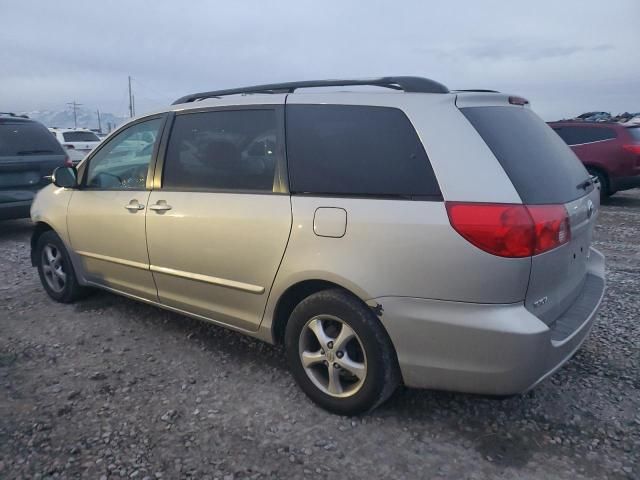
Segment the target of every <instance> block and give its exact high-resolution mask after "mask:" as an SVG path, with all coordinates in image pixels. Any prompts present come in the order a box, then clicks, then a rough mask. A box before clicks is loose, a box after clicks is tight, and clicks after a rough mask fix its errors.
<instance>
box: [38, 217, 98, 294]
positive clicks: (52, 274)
mask: <svg viewBox="0 0 640 480" xmlns="http://www.w3.org/2000/svg"><path fill="white" fill-rule="evenodd" d="M36 259H37V266H38V275H39V276H40V282H42V286H43V287H44V289H45V290H46V292H47V294H48V295H49V296H50V297H51V298H52V299H53V300H55V301H56V302H60V303H72V302H74V301H76V300H78V299H79V298H82V297H83V296H85V295H86V294H87V292H88V289H87V288H86V287H83V286H81V285H80V284H79V283H78V279H77V277H76V273H75V271H74V270H73V264H72V263H71V258H70V257H69V253H68V252H67V249H66V248H65V246H64V243H63V242H62V240H61V239H60V237H59V236H58V235H57V234H56V233H55V232H54V231H52V230H50V231H47V232H45V233H43V234H42V235H40V238H39V239H38V243H37V244H36Z"/></svg>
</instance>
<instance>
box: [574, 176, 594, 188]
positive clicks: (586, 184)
mask: <svg viewBox="0 0 640 480" xmlns="http://www.w3.org/2000/svg"><path fill="white" fill-rule="evenodd" d="M592 184H593V180H591V179H590V178H587V179H586V180H585V181H584V182H580V183H579V184H578V185H576V188H577V189H578V190H586V189H587V188H589V186H590V185H592Z"/></svg>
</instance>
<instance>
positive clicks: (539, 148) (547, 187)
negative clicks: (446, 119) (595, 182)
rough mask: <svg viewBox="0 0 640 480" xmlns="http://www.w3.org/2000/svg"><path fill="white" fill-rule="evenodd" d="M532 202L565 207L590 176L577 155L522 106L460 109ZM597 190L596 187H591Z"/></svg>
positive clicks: (525, 200)
mask: <svg viewBox="0 0 640 480" xmlns="http://www.w3.org/2000/svg"><path fill="white" fill-rule="evenodd" d="M461 111H462V113H463V114H464V115H465V116H466V117H467V119H468V120H469V121H470V122H471V124H472V125H473V126H474V127H475V129H476V130H477V131H478V133H479V134H480V136H481V137H482V138H483V140H484V141H485V142H486V144H487V145H488V146H489V148H490V149H491V151H492V152H493V154H494V155H495V156H496V158H497V159H498V161H499V162H500V164H501V165H502V168H503V169H504V171H505V172H506V174H507V175H508V176H509V178H510V179H511V182H512V183H513V186H514V187H515V188H516V190H517V191H518V194H519V195H520V198H521V199H522V201H523V202H524V203H528V204H546V203H566V202H569V201H572V200H575V199H577V198H579V197H581V196H582V195H584V193H585V191H584V190H583V189H580V188H579V187H578V185H579V184H581V183H583V182H584V181H585V180H587V179H588V178H589V175H588V174H587V171H586V170H585V168H584V166H583V165H582V163H580V160H578V157H576V156H575V154H574V153H573V152H572V151H571V149H570V148H569V147H567V145H566V144H565V143H564V142H563V141H562V140H561V139H560V137H558V135H556V134H555V133H554V132H553V130H552V129H551V128H549V126H547V124H546V123H544V122H543V121H542V120H541V119H540V117H538V116H537V115H536V114H535V113H533V112H532V111H531V110H529V109H527V108H520V107H467V108H462V109H461ZM590 188H593V187H590Z"/></svg>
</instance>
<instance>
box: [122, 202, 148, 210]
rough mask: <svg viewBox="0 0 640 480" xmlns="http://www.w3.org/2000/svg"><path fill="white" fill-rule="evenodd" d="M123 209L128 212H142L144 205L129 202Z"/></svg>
mask: <svg viewBox="0 0 640 480" xmlns="http://www.w3.org/2000/svg"><path fill="white" fill-rule="evenodd" d="M124 208H126V209H127V210H129V211H130V212H137V211H138V210H143V209H144V205H142V204H141V203H138V200H131V201H130V202H129V205H125V206H124Z"/></svg>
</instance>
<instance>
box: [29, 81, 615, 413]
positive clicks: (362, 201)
mask: <svg viewBox="0 0 640 480" xmlns="http://www.w3.org/2000/svg"><path fill="white" fill-rule="evenodd" d="M365 85H366V86H369V87H368V88H364V89H363V88H361V86H365ZM336 86H338V87H341V88H342V90H344V89H345V88H347V89H350V90H351V91H335V89H333V91H331V89H326V88H324V89H323V88H314V89H313V90H312V91H310V90H306V91H303V89H304V88H306V87H336ZM373 87H377V88H373ZM54 183H55V184H54V185H51V186H50V187H48V188H46V189H44V190H43V191H41V193H39V194H38V197H37V199H36V201H35V203H34V204H33V207H32V210H31V216H32V219H33V221H34V222H35V224H36V228H35V231H34V234H33V238H32V261H33V264H34V265H35V266H37V267H38V272H39V274H40V278H41V280H42V284H43V286H44V288H45V290H46V291H47V293H48V294H49V295H50V296H51V298H53V299H54V300H56V301H59V302H72V301H74V300H76V299H78V298H80V297H81V296H82V295H83V294H84V293H85V292H86V290H87V287H98V288H102V289H105V290H108V291H111V292H114V293H117V294H121V295H125V296H127V297H130V298H133V299H136V300H140V301H143V302H146V303H149V304H152V305H157V306H160V307H162V308H166V309H169V310H172V311H174V312H178V313H181V314H184V315H188V316H191V317H194V318H198V319H202V320H207V321H210V322H213V323H215V324H217V325H222V326H224V327H228V328H231V329H234V330H237V331H239V332H242V333H245V334H247V335H251V336H254V337H257V338H259V339H262V340H265V341H267V342H272V343H276V344H283V345H284V347H285V348H284V351H285V352H286V357H287V362H288V364H289V366H290V368H291V372H292V374H293V377H294V378H295V380H296V382H297V383H298V384H299V386H300V388H301V389H302V390H303V391H304V392H305V393H306V394H307V395H308V396H309V397H310V398H311V399H312V400H313V401H314V402H316V403H318V404H319V405H321V406H322V407H324V408H326V409H327V410H330V411H332V412H336V413H339V414H348V415H351V414H357V413H360V412H365V411H368V410H371V409H373V408H374V407H376V406H377V405H379V404H380V403H381V402H383V401H384V400H385V399H387V398H388V397H389V395H391V393H392V392H393V391H394V389H395V388H396V387H397V386H398V385H399V384H400V383H403V384H405V385H407V386H409V387H419V388H430V389H445V390H453V391H462V392H476V393H483V394H494V395H509V394H518V393H521V392H525V391H527V390H529V389H531V388H533V387H534V386H535V385H536V384H538V382H540V381H542V380H543V379H544V378H545V377H547V376H549V375H550V374H552V373H553V372H554V371H555V370H556V369H558V368H559V367H560V366H561V365H562V364H563V363H564V362H566V361H567V360H568V359H569V358H570V357H571V356H572V355H573V354H574V353H575V352H576V350H577V349H578V348H579V347H580V345H581V344H582V343H583V342H584V340H585V338H586V337H587V334H588V332H589V330H590V329H591V326H592V323H593V321H594V318H595V316H596V311H597V309H598V306H599V304H600V302H601V300H602V296H603V292H604V258H603V256H602V255H601V254H600V253H599V252H598V251H596V250H595V249H593V248H592V247H591V237H592V232H593V228H594V223H595V221H596V217H597V214H598V208H599V195H598V186H597V184H595V183H594V181H593V180H592V179H591V178H590V176H589V175H588V174H587V171H586V170H585V169H584V167H583V166H582V164H581V163H580V161H579V160H578V159H577V158H576V157H575V155H574V154H573V153H572V152H571V150H570V149H569V147H567V145H566V144H565V143H564V142H563V141H562V140H561V139H560V138H559V137H558V136H557V135H556V134H555V133H554V132H553V131H552V130H551V129H550V128H549V127H548V126H547V125H546V124H545V123H544V122H543V121H542V120H541V119H540V118H539V117H537V116H536V115H535V114H534V113H533V112H532V111H531V109H530V108H529V105H528V102H527V101H526V100H525V99H523V98H520V97H515V96H509V95H504V94H501V93H497V92H487V91H449V90H448V89H447V88H446V87H445V86H443V85H442V84H440V83H437V82H434V81H432V80H428V79H424V78H418V77H385V78H379V79H370V80H342V81H316V82H294V83H286V84H276V85H261V86H256V87H248V88H243V89H233V90H223V91H214V92H204V93H198V94H194V95H189V96H187V97H184V98H181V99H179V100H178V101H177V102H176V103H174V104H173V105H172V106H171V107H170V108H167V109H165V110H163V111H161V112H157V113H154V114H150V115H146V116H143V117H140V118H136V119H134V120H132V121H131V122H129V123H128V124H126V125H124V126H123V127H121V128H120V129H119V130H118V131H117V132H115V133H113V134H112V135H111V136H110V137H109V138H108V139H107V140H106V141H104V142H102V143H101V144H100V145H99V146H98V147H97V148H96V149H95V150H94V151H93V152H92V153H91V154H90V155H89V156H88V157H87V158H86V159H85V160H84V161H83V162H82V163H81V164H80V165H79V166H78V167H77V168H60V169H58V170H57V171H56V172H55V174H54Z"/></svg>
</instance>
